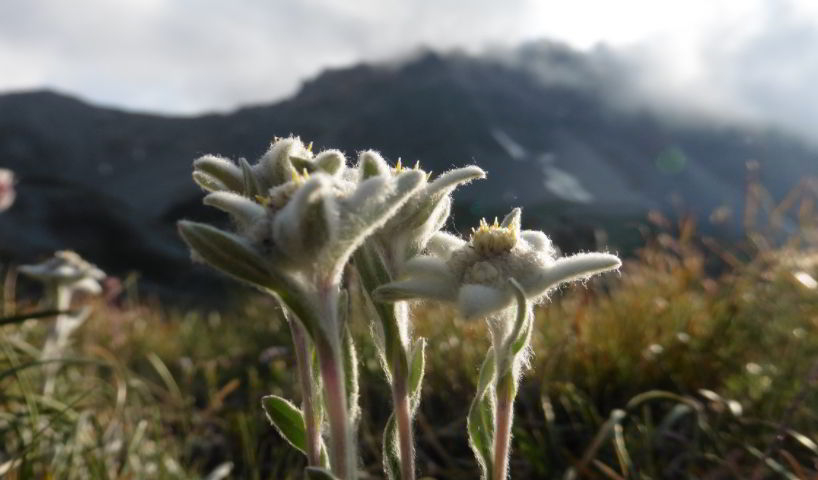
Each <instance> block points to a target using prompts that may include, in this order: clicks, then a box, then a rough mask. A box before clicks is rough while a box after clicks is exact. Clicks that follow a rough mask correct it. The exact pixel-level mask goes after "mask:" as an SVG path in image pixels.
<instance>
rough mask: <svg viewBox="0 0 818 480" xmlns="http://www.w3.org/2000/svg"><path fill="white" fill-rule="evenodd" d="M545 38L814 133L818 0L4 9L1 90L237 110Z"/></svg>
mask: <svg viewBox="0 0 818 480" xmlns="http://www.w3.org/2000/svg"><path fill="white" fill-rule="evenodd" d="M538 39H551V40H556V41H560V42H564V43H566V44H568V45H569V46H571V47H573V48H576V49H578V50H583V51H591V50H593V49H594V48H597V47H599V45H605V46H607V47H608V48H611V49H612V50H613V51H614V52H616V53H617V54H618V55H621V56H622V58H624V59H626V60H627V62H628V64H629V65H631V66H632V69H633V71H634V72H635V75H634V77H633V78H634V80H633V83H634V89H636V90H637V91H638V92H639V94H640V95H643V96H645V97H646V98H650V99H652V101H656V102H660V103H665V104H668V105H671V106H677V107H684V108H695V109H700V110H703V111H710V112H715V113H725V112H729V113H730V114H731V115H738V116H743V117H746V118H751V119H760V120H763V121H770V122H773V123H776V124H779V125H783V126H785V127H787V128H789V129H791V130H794V131H797V132H800V133H803V134H805V135H806V136H810V135H814V132H812V130H813V128H811V125H816V124H818V95H816V93H815V91H816V88H815V85H818V1H813V0H686V1H660V0H596V1H594V0H570V1H568V0H563V1H555V0H504V1H497V0H470V1H468V2H465V1H462V0H416V1H411V2H410V1H398V0H358V1H350V0H304V1H300V2H294V1H293V2H287V1H278V0H234V1H226V0H221V1H219V0H70V1H68V0H2V1H0V92H7V91H19V90H29V89H35V88H51V89H55V90H59V91H62V92H65V93H70V94H74V95H77V96H80V97H82V98H84V99H86V100H89V101H92V102H95V103H98V104H104V105H109V106H116V107H121V108H125V109H129V110H138V111H151V112H161V113H167V114H196V113H201V112H205V111H214V110H216V111H228V110H231V109H234V108H236V107H238V106H241V105H247V104H258V103H267V102H271V101H275V100H280V99H283V98H286V97H287V96H289V95H292V94H293V93H295V92H296V91H297V89H298V87H299V85H300V84H301V83H302V82H303V81H304V80H306V79H309V78H312V77H314V76H316V75H318V74H319V73H320V72H321V71H322V70H324V69H326V68H331V67H343V66H347V65H351V64H354V63H356V62H360V61H388V60H392V59H396V58H398V59H399V58H406V57H407V56H409V55H411V54H412V53H413V52H417V51H418V50H419V49H421V48H432V49H438V50H444V51H446V50H452V49H458V50H465V51H467V52H470V53H474V54H479V53H480V52H481V51H483V50H484V49H487V48H496V47H511V46H514V45H517V44H519V43H521V42H526V41H532V40H538ZM816 130H818V129H816Z"/></svg>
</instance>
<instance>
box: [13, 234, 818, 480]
mask: <svg viewBox="0 0 818 480" xmlns="http://www.w3.org/2000/svg"><path fill="white" fill-rule="evenodd" d="M803 225H804V226H803V228H802V229H801V230H800V232H799V236H798V238H797V239H794V241H792V242H788V243H785V244H783V245H782V246H778V247H773V246H772V244H771V243H770V242H768V241H766V240H764V238H769V236H757V237H755V238H754V237H752V236H751V241H750V242H749V243H747V244H746V245H744V246H734V247H733V248H730V249H719V248H716V247H715V244H714V243H713V242H710V241H707V240H706V239H702V238H699V237H697V236H696V235H695V234H694V233H693V232H694V230H695V229H694V228H692V226H691V224H689V222H683V223H682V224H681V226H680V228H679V232H678V234H675V235H670V234H667V233H662V234H659V235H656V236H652V237H651V240H650V241H648V242H647V245H646V246H645V247H644V248H643V249H642V250H640V252H639V253H638V255H636V256H635V257H634V258H631V259H629V260H628V261H627V262H626V265H625V267H624V269H623V271H622V274H621V276H620V278H613V279H608V280H607V281H605V282H602V281H594V282H593V283H592V284H591V285H588V288H585V289H583V288H573V289H571V290H570V291H566V292H565V293H562V292H559V293H558V294H556V295H554V298H553V299H552V302H551V303H550V304H549V305H548V306H546V307H543V308H540V309H539V310H538V312H537V317H536V322H537V327H536V329H535V335H534V338H533V343H532V345H533V349H534V352H535V354H534V356H533V358H532V360H531V366H530V369H529V370H528V371H527V373H526V375H525V378H524V381H523V384H522V386H521V392H520V395H519V397H518V402H517V421H516V423H515V425H514V439H513V447H512V463H511V471H512V475H513V477H514V478H520V479H523V478H524V479H537V478H544V479H545V478H605V479H620V478H622V479H632V478H634V479H635V478H639V479H641V478H652V479H665V478H667V479H675V478H679V479H687V478H704V479H707V478H714V479H715V478H753V479H754V478H758V479H761V478H790V479H808V478H815V476H816V475H818V446H816V439H817V438H818V395H816V389H818V290H816V289H815V288H810V285H809V282H808V281H806V282H804V281H803V280H804V278H805V277H804V276H803V275H801V274H799V272H802V273H803V274H810V275H813V276H818V253H816V252H818V251H816V250H813V247H812V245H813V243H811V242H810V241H809V235H810V232H812V231H813V230H812V229H811V228H809V223H808V222H804V223H803ZM799 275H800V277H799ZM799 278H801V280H799ZM135 298H136V297H135V296H133V295H131V296H126V298H125V300H124V301H120V302H119V303H111V302H106V301H104V300H94V301H93V303H94V309H95V313H94V315H93V316H92V317H91V318H90V319H89V321H88V322H87V323H86V324H85V325H83V326H82V327H81V329H80V331H79V333H78V335H77V336H76V338H75V342H74V346H73V349H72V351H71V353H70V354H68V356H67V358H66V359H65V362H64V363H63V365H62V368H61V370H60V373H59V381H58V383H57V390H56V394H55V395H54V396H52V397H43V396H42V395H41V394H40V392H41V389H42V382H43V378H42V368H41V364H40V363H39V362H38V360H37V359H38V357H39V349H40V347H41V345H42V342H43V338H44V334H45V331H46V327H47V322H49V321H50V320H49V319H48V317H44V318H37V319H30V320H27V321H25V322H21V321H19V319H17V320H15V321H10V322H8V324H6V325H3V326H0V335H1V336H0V476H3V475H5V477H4V478H10V479H16V478H60V479H72V478H95V479H131V478H157V479H177V478H209V479H214V480H215V479H217V478H223V475H227V474H228V472H229V477H230V478H250V479H256V478H257V479H261V478H274V479H296V478H301V474H300V471H301V467H302V466H303V464H304V460H303V458H302V457H301V456H300V454H298V453H297V452H295V451H294V450H293V449H292V448H291V447H289V446H288V445H287V444H286V443H285V442H284V441H283V440H281V439H280V438H279V437H278V435H277V434H276V433H275V431H274V429H273V428H272V427H270V426H269V424H267V422H266V420H265V419H264V416H263V412H262V410H261V406H260V398H261V396H262V395H265V394H269V393H275V394H279V395H283V396H286V397H289V398H298V392H297V388H296V387H295V379H294V378H293V371H294V368H295V366H294V362H295V359H294V355H293V352H292V350H291V348H290V339H289V333H288V331H287V329H286V326H285V324H284V323H283V321H282V319H281V318H280V317H279V315H278V314H277V313H276V312H275V310H274V308H273V305H272V303H271V302H270V301H268V300H267V299H265V298H263V297H261V296H259V295H256V294H254V293H248V292H247V291H244V292H241V293H240V294H238V295H237V297H236V299H235V301H234V302H232V305H231V306H230V307H229V308H226V309H225V310H224V311H223V312H216V311H211V312H201V311H178V310H175V309H173V308H171V307H164V306H162V305H159V304H156V303H151V302H144V301H142V302H138V301H135V300H134V299H135ZM415 308H416V313H417V317H418V322H417V324H416V325H415V331H416V332H417V334H419V335H421V336H424V337H426V338H428V339H429V347H428V348H429V350H428V351H427V370H426V372H427V376H426V380H425V383H424V386H423V400H422V403H421V407H420V413H419V415H418V419H417V422H416V432H417V433H416V437H417V442H418V469H419V471H420V473H421V475H427V476H430V477H434V478H437V479H454V480H457V479H474V478H477V477H478V475H479V474H478V470H477V465H476V463H475V462H474V460H473V458H472V456H471V452H470V450H469V448H468V445H467V441H466V434H465V415H466V411H467V408H468V405H469V402H470V400H471V396H472V395H473V391H474V383H475V380H476V375H477V368H478V365H479V364H480V362H481V360H482V358H483V356H484V355H485V351H486V348H487V347H488V339H487V334H486V331H485V325H482V324H480V323H467V322H465V321H463V320H460V319H457V318H455V316H454V315H453V313H452V312H451V311H450V310H448V309H446V308H443V307H439V306H435V305H418V306H416V307H415ZM15 310H16V312H8V311H7V312H6V313H7V317H8V316H10V315H11V314H12V313H25V312H30V311H35V310H36V307H35V306H33V305H20V306H18V307H17V308H16V309H15ZM355 328H356V335H357V337H358V340H359V341H358V346H359V349H360V356H361V358H362V362H361V370H362V371H361V375H362V380H361V386H362V392H361V402H362V408H363V413H364V416H363V418H362V420H361V424H360V428H359V430H360V438H361V442H360V447H361V452H360V454H361V456H362V459H363V460H362V466H363V468H364V469H365V470H366V471H367V472H369V473H370V475H371V478H380V475H381V474H380V472H381V468H380V461H381V460H380V437H381V430H382V429H383V426H384V424H385V422H386V414H387V413H388V411H389V408H386V407H384V405H388V402H389V398H390V397H389V391H388V387H387V385H386V384H385V381H384V379H383V376H382V373H381V370H380V367H379V366H378V364H377V360H376V356H375V352H374V349H373V346H372V345H370V344H369V343H367V339H368V338H369V335H368V326H367V325H363V324H359V325H356V326H355Z"/></svg>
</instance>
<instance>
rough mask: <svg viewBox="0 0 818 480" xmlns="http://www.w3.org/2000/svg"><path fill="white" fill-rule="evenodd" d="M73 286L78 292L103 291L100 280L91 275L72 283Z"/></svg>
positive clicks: (93, 292)
mask: <svg viewBox="0 0 818 480" xmlns="http://www.w3.org/2000/svg"><path fill="white" fill-rule="evenodd" d="M71 288H72V289H73V290H76V291H78V292H85V293H90V294H92V295H98V294H100V293H102V285H100V284H99V282H98V281H96V280H94V279H93V278H90V277H85V278H83V279H81V280H80V281H78V282H76V283H72V284H71Z"/></svg>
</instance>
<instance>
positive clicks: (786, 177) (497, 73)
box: [0, 43, 818, 288]
mask: <svg viewBox="0 0 818 480" xmlns="http://www.w3.org/2000/svg"><path fill="white" fill-rule="evenodd" d="M630 78H631V77H630V76H629V74H628V70H627V64H624V63H622V62H619V61H617V58H616V57H615V56H613V55H608V54H606V53H605V52H596V53H595V54H593V55H590V54H587V55H586V54H580V53H577V52H575V51H572V50H570V49H567V48H565V47H562V46H559V45H555V44H550V43H540V44H532V45H529V46H527V47H523V48H521V49H518V50H516V51H514V52H513V54H509V53H508V52H506V53H505V54H503V55H486V56H481V57H473V56H467V55H460V54H447V55H438V54H434V53H425V54H423V55H419V56H417V57H416V58H413V59H412V60H410V61H406V62H402V63H399V64H392V65H358V66H354V67H350V68H344V69H338V70H330V71H326V72H325V73H323V74H322V75H320V76H318V77H317V78H315V79H313V80H311V81H309V82H307V83H305V84H304V85H303V87H302V88H301V90H300V91H299V93H298V94H297V95H295V96H294V97H293V98H291V99H288V100H286V101H282V102H279V103H275V104H271V105H262V106H253V107H248V108H243V109H240V110H238V111H235V112H233V113H230V114H212V115H202V116H196V117H166V116H157V115H149V114H141V113H127V112H123V111H117V110H113V109H107V108H98V107H94V106H91V105H88V104H86V103H83V102H81V101H79V100H77V99H74V98H71V97H68V96H65V95H60V94H57V93H53V92H47V91H39V92H28V93H17V94H9V95H3V96H0V166H3V167H6V168H11V169H12V170H14V171H15V172H16V173H17V175H18V177H19V185H18V186H17V187H18V192H19V194H18V197H17V203H16V204H15V205H14V206H13V207H12V208H11V209H10V210H9V211H7V212H6V213H4V214H3V215H0V252H2V254H3V255H5V256H6V257H11V258H13V259H15V260H19V261H28V260H32V259H34V258H36V257H38V256H41V255H45V254H48V253H49V252H51V251H53V250H56V249H60V248H72V249H75V250H77V251H79V252H80V253H81V254H82V255H84V256H86V257H87V258H89V259H90V260H92V261H94V262H96V263H98V264H99V265H101V266H102V267H103V268H105V269H107V270H109V271H111V272H114V273H122V272H126V271H130V270H138V271H140V272H142V274H143V275H144V277H145V278H147V279H148V280H150V281H151V282H153V283H155V284H158V285H164V286H166V287H170V288H173V287H174V286H176V287H178V286H180V285H185V284H189V283H191V282H194V280H193V279H194V278H198V276H199V274H200V273H201V272H202V271H204V269H200V268H199V267H192V266H191V264H190V260H189V258H188V253H187V251H186V249H185V247H184V246H183V244H182V242H181V241H180V240H179V239H178V236H177V235H176V232H175V228H174V224H175V221H176V220H178V219H179V218H182V217H187V218H194V219H208V220H212V221H217V222H218V221H224V219H223V216H222V215H220V214H219V213H218V212H214V211H209V210H208V209H206V208H204V207H203V206H201V203H200V201H201V197H202V194H201V192H200V191H199V189H198V188H197V187H196V186H195V184H194V183H193V182H192V180H191V178H190V173H191V162H192V161H193V159H194V158H196V157H198V156H199V155H202V154H205V153H218V154H221V155H225V156H228V157H231V158H234V159H237V158H239V157H246V158H247V159H248V160H251V162H252V161H253V160H255V159H256V158H257V157H258V156H260V155H261V154H262V153H263V152H264V151H265V150H266V148H267V146H268V145H269V143H270V141H271V139H272V138H273V137H274V136H286V135H289V134H296V135H300V136H301V138H302V139H304V140H305V141H313V142H314V143H315V147H316V149H318V150H320V149H322V148H340V149H341V150H343V151H345V152H346V153H347V156H348V158H349V159H350V161H351V162H354V161H355V157H356V152H357V151H360V150H363V149H367V148H374V149H377V150H380V151H381V152H382V153H383V155H384V156H385V157H386V158H387V159H388V160H389V161H390V162H395V161H396V160H397V159H398V157H401V158H402V160H403V162H404V163H410V164H413V163H414V162H415V161H416V160H419V161H420V162H421V164H422V165H423V168H424V169H426V170H427V171H428V170H431V171H433V172H442V171H445V170H448V169H450V168H453V167H457V166H463V165H466V164H470V163H476V164H478V165H480V166H481V167H483V168H484V169H486V170H487V171H488V172H489V177H488V179H486V180H483V181H480V182H475V183H474V184H472V185H469V186H468V187H466V188H464V189H462V190H460V191H458V193H457V195H456V197H455V200H456V205H455V210H454V212H455V215H454V219H453V223H452V225H453V226H454V228H455V229H457V230H459V231H461V232H466V231H467V229H468V227H469V226H470V225H471V224H472V223H473V221H474V220H475V219H477V218H479V217H481V216H488V217H493V216H495V215H497V216H499V215H502V214H504V213H505V212H506V211H507V210H509V209H510V208H511V207H512V206H522V207H524V213H525V215H524V217H523V218H524V222H525V225H524V226H525V227H526V228H545V229H546V232H547V233H552V234H555V235H556V239H557V241H558V243H561V244H562V246H563V248H564V249H566V250H574V249H577V248H591V247H594V246H595V245H593V242H594V241H595V240H594V238H595V237H594V231H595V230H596V229H599V228H604V229H607V230H609V231H610V235H609V237H608V243H609V245H610V247H611V248H612V249H619V248H624V247H625V246H626V245H625V244H626V243H627V242H628V240H627V237H628V235H629V234H628V232H627V230H628V228H630V226H629V225H631V224H632V223H633V222H635V221H639V220H641V219H642V218H644V216H645V214H646V212H647V211H648V210H650V209H658V210H662V211H665V212H668V213H669V214H673V213H674V212H678V209H679V202H681V205H683V209H684V210H685V211H689V212H692V213H694V214H696V215H697V216H698V217H700V218H707V216H708V215H709V214H710V213H711V212H712V211H713V210H715V209H716V208H719V207H722V206H726V207H729V208H730V209H731V210H732V211H733V216H732V219H731V220H728V221H727V223H725V224H723V225H720V226H718V227H717V228H718V229H720V230H719V233H721V234H725V235H730V234H736V233H737V232H738V229H739V224H738V219H739V218H740V213H741V206H742V204H743V200H744V197H745V185H746V165H747V163H748V162H754V164H757V165H758V166H759V170H758V172H759V173H758V175H759V177H760V180H761V181H762V182H763V184H764V186H765V187H766V188H767V189H768V190H770V191H771V193H772V194H773V196H778V197H781V196H783V195H784V194H785V193H786V192H787V191H789V190H791V189H792V188H793V187H794V186H795V185H796V184H797V183H798V182H799V181H800V180H801V179H802V178H804V177H806V176H812V175H818V150H816V148H815V147H812V146H810V145H809V144H806V143H804V142H803V141H801V140H798V139H797V137H795V136H790V135H788V134H787V133H785V132H781V131H776V130H774V129H771V128H764V127H759V126H751V125H749V124H742V123H740V122H738V121H735V122H734V121H728V120H725V118H728V117H719V118H710V119H707V118H705V117H696V118H684V117H680V115H679V113H678V111H671V110H670V109H668V110H666V111H663V110H662V108H661V106H657V104H656V103H655V102H654V103H650V102H644V103H640V102H638V101H637V100H638V99H634V95H635V93H634V92H635V90H633V89H631V88H629V87H628V85H629V82H630ZM632 233H633V232H631V235H632Z"/></svg>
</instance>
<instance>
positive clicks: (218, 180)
mask: <svg viewBox="0 0 818 480" xmlns="http://www.w3.org/2000/svg"><path fill="white" fill-rule="evenodd" d="M483 177H485V172H484V171H483V170H482V169H480V168H479V167H476V166H468V167H464V168H459V169H455V170H452V171H449V172H446V173H443V174H441V175H439V176H437V177H434V178H432V175H431V174H430V173H427V172H425V171H423V170H422V169H421V168H420V165H419V164H416V165H415V166H414V167H413V168H406V167H404V166H403V164H402V162H401V161H400V160H399V161H398V162H397V164H396V165H395V166H394V167H392V166H390V165H388V164H387V162H386V161H385V160H384V159H383V158H382V157H381V156H380V155H379V154H378V153H377V152H374V151H364V152H362V153H360V154H359V155H358V161H357V164H356V165H355V166H354V167H351V166H349V165H347V160H346V158H345V156H344V154H343V153H341V152H340V151H338V150H327V151H323V152H320V153H318V154H314V153H313V152H312V146H311V145H309V146H305V145H304V144H303V143H302V142H301V141H300V139H298V138H294V137H290V138H285V139H276V140H275V141H274V142H273V143H272V145H271V147H270V149H269V150H268V151H267V152H266V153H265V154H264V155H263V156H262V157H261V158H260V159H259V160H258V162H256V164H254V165H250V164H249V163H248V162H247V161H246V160H244V159H240V160H239V161H238V162H233V161H230V160H228V159H225V158H222V157H217V156H214V155H206V156H204V157H201V158H199V159H198V160H196V161H195V162H194V171H193V179H194V181H195V182H196V183H198V184H199V185H200V186H201V187H202V188H203V189H204V190H205V191H207V192H208V193H207V195H206V196H205V198H204V203H205V204H207V205H210V206H212V207H215V208H218V209H220V210H222V211H224V212H226V213H227V214H229V216H230V217H231V219H232V221H233V224H234V227H235V228H234V229H233V230H232V231H226V230H221V229H218V228H216V227H213V226H210V225H206V224H202V223H196V222H191V221H180V222H179V230H180V233H181V235H182V237H183V238H184V240H185V241H186V242H187V243H188V245H189V246H190V247H191V250H192V252H193V256H194V258H196V259H199V260H202V261H205V262H207V263H208V264H210V265H212V266H214V267H216V268H217V269H219V270H221V271H223V272H225V273H227V274H229V275H231V276H233V277H235V278H238V279H239V280H242V281H244V282H247V283H250V284H252V285H255V286H256V287H258V288H260V289H261V290H262V291H264V292H267V293H270V294H272V295H273V296H274V297H275V298H277V299H278V300H279V301H280V303H281V304H282V306H283V307H284V309H285V317H286V318H287V319H288V322H289V324H290V328H291V330H292V334H293V342H294V345H295V351H296V357H297V367H298V373H299V382H300V385H301V389H302V407H301V409H299V408H298V407H296V406H295V405H293V404H292V403H290V402H289V401H287V400H285V399H283V398H280V397H276V396H274V395H270V396H267V397H264V399H263V401H262V405H263V406H264V408H265V410H266V413H267V416H268V418H269V420H270V421H271V422H272V423H273V425H274V426H275V427H276V428H277V429H278V431H279V432H280V433H281V435H282V436H284V438H286V439H287V440H289V441H290V443H291V444H292V445H293V446H295V447H296V448H298V449H300V450H301V451H302V452H304V453H305V454H306V455H307V458H308V462H309V465H310V466H309V467H308V468H307V471H306V473H307V477H308V478H329V479H333V478H335V479H340V480H353V479H354V478H357V475H358V472H357V468H356V467H357V463H358V459H357V455H356V448H355V435H354V429H355V423H356V419H357V409H358V407H357V392H358V385H357V378H358V376H357V365H358V361H357V357H356V353H355V347H354V343H353V341H352V337H351V335H350V333H349V330H348V328H347V324H346V323H347V319H348V317H350V316H352V317H354V316H363V317H367V319H368V320H369V322H370V324H371V325H372V329H373V332H374V333H375V335H374V340H375V343H376V346H377V348H378V352H379V354H380V356H381V363H382V365H383V367H384V372H385V376H386V378H387V380H388V382H389V384H390V387H391V389H392V399H393V406H394V410H393V412H392V414H391V415H390V417H389V419H388V421H387V424H386V426H385V429H384V438H383V448H384V455H383V459H384V470H385V472H386V474H387V476H388V478H389V479H390V480H394V479H401V480H414V478H415V470H414V458H415V454H414V443H413V437H412V418H413V416H414V413H415V412H416V410H417V408H418V405H419V401H420V392H421V388H420V387H421V382H422V380H423V374H424V368H425V367H424V365H425V356H424V355H425V353H424V352H425V341H424V340H423V339H421V338H416V339H413V338H412V335H411V328H410V325H411V310H410V309H409V308H408V307H407V304H406V301H407V300H423V299H426V300H441V301H446V302H451V303H454V304H456V305H457V306H458V307H459V310H460V312H461V313H462V315H463V316H465V317H469V318H471V317H483V318H487V319H489V320H490V322H489V323H490V325H491V327H492V329H491V333H492V342H493V347H492V349H491V350H490V351H489V355H488V356H487V362H486V363H485V364H484V368H483V369H482V370H481V378H480V385H479V388H478V395H477V397H476V398H475V401H474V402H473V404H472V407H471V409H470V410H469V415H468V428H469V436H470V441H471V444H472V447H473V449H474V450H475V453H476V454H477V455H478V461H479V462H480V465H481V467H482V469H483V472H484V477H486V478H496V479H497V480H500V479H501V478H505V477H506V466H507V458H506V457H507V453H508V450H509V436H510V431H511V430H510V429H511V421H512V411H513V409H512V406H513V399H514V393H515V392H516V382H517V380H518V378H519V372H520V364H521V358H523V357H524V355H525V351H526V350H527V348H528V342H529V339H530V332H531V329H532V323H533V322H532V320H531V319H532V315H531V307H530V305H531V304H532V303H536V302H540V301H541V300H542V299H544V298H546V296H547V295H548V293H549V291H551V290H552V289H553V288H555V287H557V286H559V285H560V284H563V283H565V282H568V281H574V280H581V279H585V278H588V277H590V276H591V275H594V274H597V273H600V272H604V271H607V270H612V269H616V268H618V267H619V265H620V262H619V259H618V258H617V257H615V256H614V255H610V254H605V253H585V254H579V255H574V256H570V257H563V258H558V256H557V254H556V250H555V248H554V247H553V246H552V244H551V242H550V240H549V239H548V237H546V236H545V235H544V234H543V233H542V232H536V231H526V230H521V218H520V209H514V210H512V212H511V213H509V214H508V215H507V216H506V217H505V218H504V219H503V221H502V222H499V221H497V220H495V221H494V223H493V224H488V223H486V222H485V221H484V222H482V223H481V224H480V225H479V226H478V227H477V228H475V229H474V230H473V231H472V234H471V237H470V238H469V239H468V240H465V239H461V238H459V237H457V236H455V235H452V234H449V233H445V232H442V231H441V229H442V228H443V227H444V225H445V223H446V221H447V219H448V217H449V212H450V209H451V198H450V195H451V193H452V191H453V190H454V189H455V188H456V187H457V186H459V185H462V184H464V183H467V182H470V181H472V180H475V179H479V178H483ZM347 271H349V272H355V274H354V275H348V276H346V277H344V273H345V272H347ZM515 305H516V307H517V308H516V311H515V310H514V308H513V307H514V306H515ZM515 312H516V313H515ZM313 351H314V352H315V353H316V355H313V354H312V352H313ZM489 360H490V361H489ZM316 361H317V368H313V365H312V363H313V362H316ZM492 392H493V393H492ZM491 395H495V396H496V397H497V398H496V399H492V397H491ZM323 418H326V419H327V422H326V424H325V423H324V421H323ZM490 418H496V420H491V422H489V420H488V419H490ZM491 435H494V438H490V436H491ZM493 466H495V467H493ZM490 472H493V474H490Z"/></svg>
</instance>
